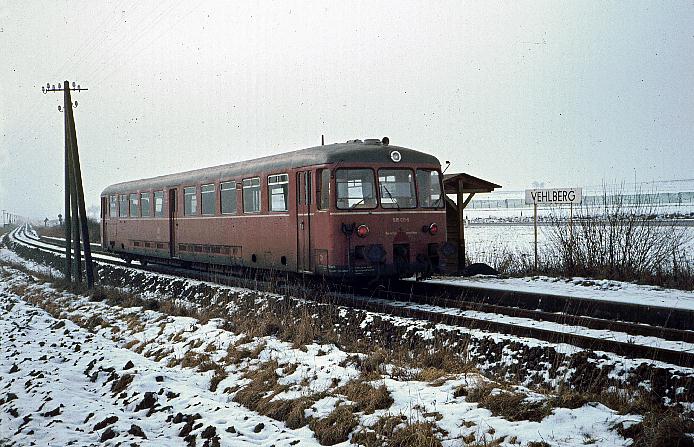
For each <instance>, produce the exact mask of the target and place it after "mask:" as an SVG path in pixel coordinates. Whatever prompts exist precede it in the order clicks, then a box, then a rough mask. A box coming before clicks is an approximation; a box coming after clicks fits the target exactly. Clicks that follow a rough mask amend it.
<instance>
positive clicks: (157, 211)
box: [154, 191, 164, 217]
mask: <svg viewBox="0 0 694 447" xmlns="http://www.w3.org/2000/svg"><path fill="white" fill-rule="evenodd" d="M154 217H164V191H154Z"/></svg>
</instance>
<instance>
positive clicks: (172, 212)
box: [169, 188, 178, 258]
mask: <svg viewBox="0 0 694 447" xmlns="http://www.w3.org/2000/svg"><path fill="white" fill-rule="evenodd" d="M177 210H178V207H177V206H176V188H172V189H170V190H169V255H170V256H171V257H172V258H175V257H176V211H177Z"/></svg>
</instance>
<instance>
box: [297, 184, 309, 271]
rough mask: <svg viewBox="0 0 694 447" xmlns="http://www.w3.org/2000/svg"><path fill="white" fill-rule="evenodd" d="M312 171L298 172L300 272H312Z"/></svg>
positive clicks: (298, 267)
mask: <svg viewBox="0 0 694 447" xmlns="http://www.w3.org/2000/svg"><path fill="white" fill-rule="evenodd" d="M311 185H312V182H311V171H301V172H297V173H296V201H297V206H296V248H297V250H296V255H297V259H296V265H297V270H298V271H300V272H312V271H313V260H312V259H311V203H312V202H313V195H312V194H311Z"/></svg>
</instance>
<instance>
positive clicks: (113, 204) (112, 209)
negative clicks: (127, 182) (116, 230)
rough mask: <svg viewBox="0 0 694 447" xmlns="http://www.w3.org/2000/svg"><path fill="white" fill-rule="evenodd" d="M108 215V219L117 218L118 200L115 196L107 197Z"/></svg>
mask: <svg viewBox="0 0 694 447" xmlns="http://www.w3.org/2000/svg"><path fill="white" fill-rule="evenodd" d="M109 201H110V202H109V213H108V215H109V216H110V217H118V198H117V197H116V196H110V197H109Z"/></svg>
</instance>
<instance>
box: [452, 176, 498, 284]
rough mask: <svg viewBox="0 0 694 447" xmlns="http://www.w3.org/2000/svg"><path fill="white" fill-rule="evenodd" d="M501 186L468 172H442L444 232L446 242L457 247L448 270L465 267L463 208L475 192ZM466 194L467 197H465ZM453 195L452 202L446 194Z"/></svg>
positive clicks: (485, 191)
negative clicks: (455, 254)
mask: <svg viewBox="0 0 694 447" xmlns="http://www.w3.org/2000/svg"><path fill="white" fill-rule="evenodd" d="M497 188H501V186H500V185H497V184H496V183H492V182H489V181H487V180H482V179H481V178H478V177H474V176H472V175H470V174H466V173H464V172H461V173H459V174H444V176H443V189H444V192H445V194H446V232H447V239H448V242H451V243H452V244H455V245H456V246H457V247H458V252H457V256H453V257H452V258H454V259H448V260H447V261H448V262H447V264H448V267H447V269H448V271H449V272H451V273H452V272H455V271H458V272H459V271H461V270H462V269H463V268H465V220H464V218H463V210H464V209H465V207H466V206H467V204H468V203H470V200H472V198H473V197H474V196H475V194H477V193H489V192H492V191H494V190H495V189H497ZM465 194H467V197H465ZM449 195H454V196H456V198H457V200H456V201H455V202H454V201H453V200H451V199H450V198H449V197H448V196H449Z"/></svg>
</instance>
